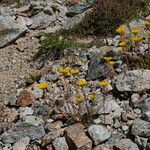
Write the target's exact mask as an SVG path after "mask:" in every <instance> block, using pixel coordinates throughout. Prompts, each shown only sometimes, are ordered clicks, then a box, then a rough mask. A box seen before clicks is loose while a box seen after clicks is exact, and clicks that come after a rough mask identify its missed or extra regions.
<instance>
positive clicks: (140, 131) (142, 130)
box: [131, 119, 150, 138]
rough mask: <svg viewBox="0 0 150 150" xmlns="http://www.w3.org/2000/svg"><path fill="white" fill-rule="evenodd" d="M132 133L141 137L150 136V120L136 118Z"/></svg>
mask: <svg viewBox="0 0 150 150" xmlns="http://www.w3.org/2000/svg"><path fill="white" fill-rule="evenodd" d="M131 133H132V134H133V135H137V136H141V137H145V138H146V137H150V122H147V121H144V120H141V119H136V120H134V123H133V125H132V129H131Z"/></svg>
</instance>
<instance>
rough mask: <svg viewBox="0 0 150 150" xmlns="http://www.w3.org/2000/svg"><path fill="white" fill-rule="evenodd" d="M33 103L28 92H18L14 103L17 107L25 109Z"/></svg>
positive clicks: (32, 97)
mask: <svg viewBox="0 0 150 150" xmlns="http://www.w3.org/2000/svg"><path fill="white" fill-rule="evenodd" d="M33 101H34V95H33V94H32V93H31V92H29V91H28V90H23V91H21V92H20V94H19V97H18V99H17V102H16V103H17V105H18V106H23V107H25V106H28V105H31V104H32V102H33Z"/></svg>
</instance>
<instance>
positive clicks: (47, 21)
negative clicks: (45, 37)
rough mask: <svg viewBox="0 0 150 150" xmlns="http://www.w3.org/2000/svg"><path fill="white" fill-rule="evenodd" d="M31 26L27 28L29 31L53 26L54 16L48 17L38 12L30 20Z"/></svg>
mask: <svg viewBox="0 0 150 150" xmlns="http://www.w3.org/2000/svg"><path fill="white" fill-rule="evenodd" d="M30 19H31V20H32V22H33V24H32V25H31V26H30V27H29V28H30V29H44V28H46V27H48V26H50V25H52V24H53V22H54V21H55V20H56V18H55V17H54V16H49V15H47V14H45V13H44V12H40V13H38V14H36V15H34V16H33V17H31V18H30Z"/></svg>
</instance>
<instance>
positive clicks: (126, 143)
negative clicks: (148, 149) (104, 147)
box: [115, 139, 139, 150]
mask: <svg viewBox="0 0 150 150" xmlns="http://www.w3.org/2000/svg"><path fill="white" fill-rule="evenodd" d="M115 147H116V148H117V149H118V150H139V148H138V146H137V144H135V143H133V142H132V141H131V140H130V139H121V140H120V141H119V142H118V143H117V145H116V146H115Z"/></svg>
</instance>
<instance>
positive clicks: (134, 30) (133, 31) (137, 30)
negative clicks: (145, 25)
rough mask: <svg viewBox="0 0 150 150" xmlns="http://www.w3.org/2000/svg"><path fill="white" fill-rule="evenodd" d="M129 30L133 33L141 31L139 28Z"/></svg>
mask: <svg viewBox="0 0 150 150" xmlns="http://www.w3.org/2000/svg"><path fill="white" fill-rule="evenodd" d="M131 32H132V33H133V34H138V33H140V32H141V30H140V29H138V28H137V29H132V30H131Z"/></svg>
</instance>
